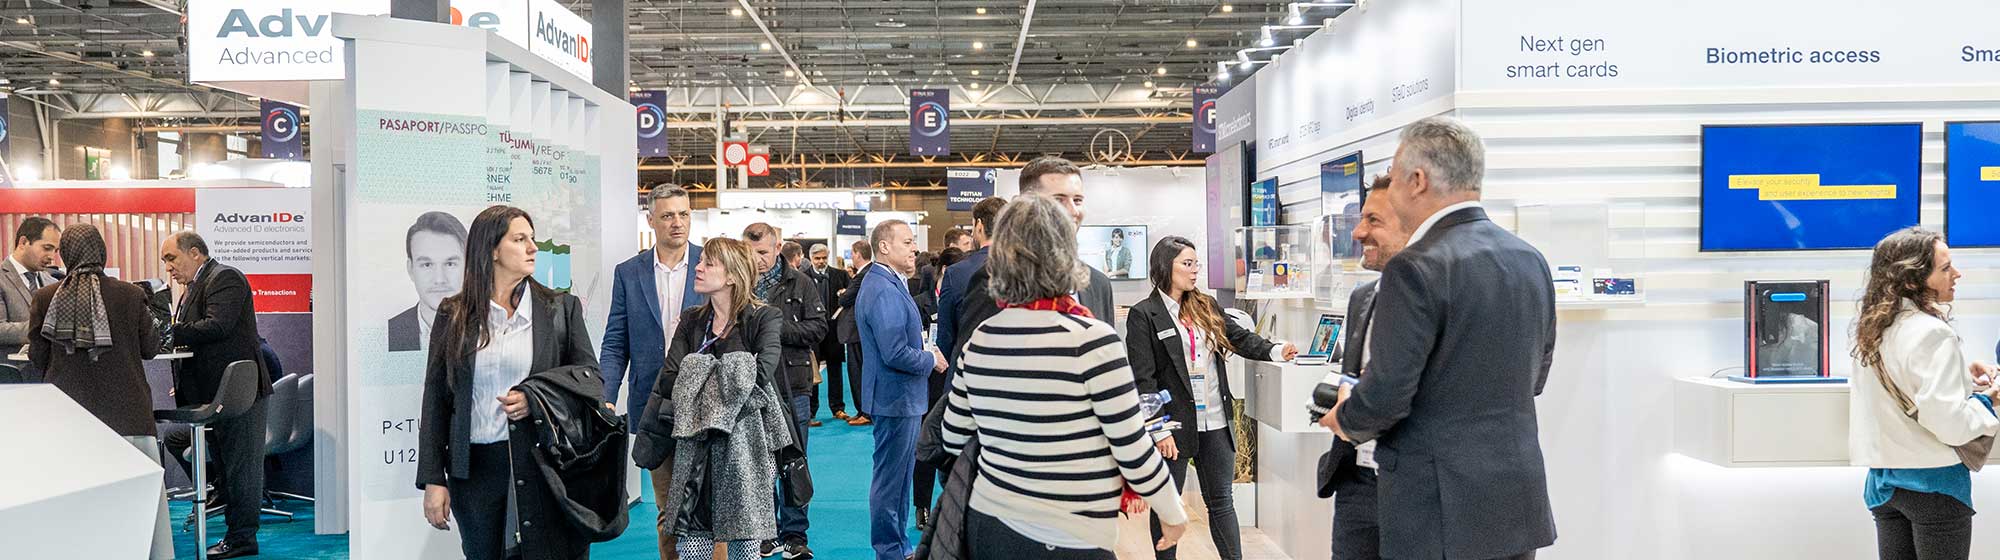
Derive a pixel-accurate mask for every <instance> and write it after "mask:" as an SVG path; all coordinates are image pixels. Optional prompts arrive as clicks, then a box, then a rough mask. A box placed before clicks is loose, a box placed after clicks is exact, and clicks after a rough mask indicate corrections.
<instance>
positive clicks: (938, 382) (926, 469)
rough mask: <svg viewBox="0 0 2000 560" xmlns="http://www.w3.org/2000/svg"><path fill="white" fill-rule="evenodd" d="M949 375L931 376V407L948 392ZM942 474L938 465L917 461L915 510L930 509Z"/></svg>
mask: <svg viewBox="0 0 2000 560" xmlns="http://www.w3.org/2000/svg"><path fill="white" fill-rule="evenodd" d="M950 375H951V372H950V371H946V372H945V373H934V374H931V378H930V387H928V389H929V391H930V404H931V406H937V402H938V399H942V398H944V395H945V393H946V392H948V391H950V388H949V387H946V386H945V380H946V379H949V376H950ZM943 474H945V473H944V471H943V469H942V467H941V466H940V465H936V464H932V463H926V462H923V461H917V477H916V486H915V490H916V492H915V493H912V494H911V496H912V497H914V498H916V500H915V501H916V504H915V505H916V506H917V509H930V508H931V504H932V501H931V498H932V497H933V496H934V495H935V491H936V490H937V484H938V477H939V476H940V475H943Z"/></svg>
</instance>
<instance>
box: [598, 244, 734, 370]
mask: <svg viewBox="0 0 2000 560" xmlns="http://www.w3.org/2000/svg"><path fill="white" fill-rule="evenodd" d="M657 250H659V249H658V247H655V248H654V249H653V251H641V252H640V253H639V254H638V255H634V256H633V257H632V258H630V259H626V260H625V262H622V263H618V268H617V271H616V275H615V282H616V284H615V285H614V286H613V287H612V289H611V320H610V321H608V322H606V324H605V326H604V344H603V348H602V349H601V350H600V351H599V352H598V354H599V355H602V356H604V359H603V360H601V361H602V363H603V374H604V402H608V403H612V404H617V403H618V389H619V387H620V385H621V383H619V382H620V381H621V380H622V381H629V382H630V383H631V384H632V394H634V395H638V396H639V398H641V399H644V398H645V397H646V395H650V394H652V391H653V380H654V379H656V378H658V377H659V375H660V368H661V367H663V366H665V365H666V362H667V332H666V325H665V324H664V323H662V322H661V319H660V317H661V316H662V315H661V313H662V311H661V310H660V288H659V284H658V283H656V282H654V281H653V262H654V260H653V259H655V258H656V257H654V256H653V254H654V251H657ZM687 262H688V264H687V288H686V289H685V291H684V292H683V293H682V294H681V309H673V310H668V311H666V312H667V313H673V314H675V315H679V314H680V312H681V311H683V310H685V309H687V308H689V307H694V306H698V305H701V304H703V303H706V302H707V301H708V299H707V298H705V297H702V295H701V294H698V293H695V291H694V267H695V265H696V264H698V263H700V262H701V247H699V246H696V245H694V244H688V250H687ZM628 366H629V369H630V371H631V374H630V375H626V371H627V369H628ZM636 406H638V407H644V406H646V404H645V402H643V401H641V402H639V403H636Z"/></svg>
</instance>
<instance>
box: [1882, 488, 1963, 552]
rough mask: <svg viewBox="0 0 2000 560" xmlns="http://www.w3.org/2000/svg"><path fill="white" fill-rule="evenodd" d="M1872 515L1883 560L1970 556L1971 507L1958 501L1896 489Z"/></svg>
mask: <svg viewBox="0 0 2000 560" xmlns="http://www.w3.org/2000/svg"><path fill="white" fill-rule="evenodd" d="M1868 511H1869V513H1873V514H1874V515H1875V547H1876V549H1877V551H1878V553H1879V554H1880V556H1881V558H1882V560H1965V559H1966V558H1967V557H1969V556H1970V555H1971V554H1972V514H1973V513H1974V512H1973V511H1972V508H1970V507H1967V506H1966V505H1965V502H1960V501H1958V498H1953V497H1951V496H1946V495H1944V494H1934V493H1930V492H1912V491H1909V490H1903V489H1900V488H1898V489H1896V493H1895V495H1893V496H1890V497H1889V502H1888V503H1885V504H1882V505H1881V506H1879V507H1876V508H1874V509H1870V510H1868Z"/></svg>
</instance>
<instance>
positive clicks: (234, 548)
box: [208, 541, 257, 560]
mask: <svg viewBox="0 0 2000 560" xmlns="http://www.w3.org/2000/svg"><path fill="white" fill-rule="evenodd" d="M256 555H257V545H256V544H251V545H249V546H242V545H234V544H229V541H223V542H219V543H215V546H211V547H208V557H209V559H210V560H223V559H225V558H242V557H244V556H256Z"/></svg>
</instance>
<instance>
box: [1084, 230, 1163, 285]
mask: <svg viewBox="0 0 2000 560" xmlns="http://www.w3.org/2000/svg"><path fill="white" fill-rule="evenodd" d="M1152 246H1153V245H1152V243H1151V240H1150V239H1148V238H1147V236H1146V226H1083V227H1082V228H1080V229H1078V230H1077V232H1076V256H1077V258H1080V259H1083V263H1084V264H1088V265H1090V266H1091V267H1092V268H1096V269H1097V270H1098V271H1099V272H1103V273H1104V275H1105V276H1109V277H1111V279H1112V280H1144V279H1146V276H1147V275H1146V271H1147V268H1146V266H1147V263H1148V262H1150V261H1147V260H1146V257H1147V255H1146V251H1147V250H1148V249H1151V248H1152Z"/></svg>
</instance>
